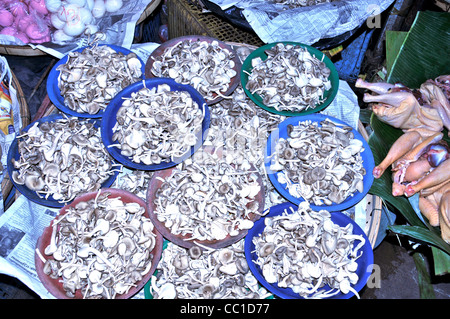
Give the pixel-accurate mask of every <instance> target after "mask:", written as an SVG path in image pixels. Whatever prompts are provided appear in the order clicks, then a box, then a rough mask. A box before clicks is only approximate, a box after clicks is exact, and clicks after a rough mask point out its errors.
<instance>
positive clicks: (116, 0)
mask: <svg viewBox="0 0 450 319" xmlns="http://www.w3.org/2000/svg"><path fill="white" fill-rule="evenodd" d="M122 5H123V2H122V0H106V1H105V8H106V11H107V12H116V11H117V10H119V9H120V8H122Z"/></svg>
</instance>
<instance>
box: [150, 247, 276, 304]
mask: <svg viewBox="0 0 450 319" xmlns="http://www.w3.org/2000/svg"><path fill="white" fill-rule="evenodd" d="M243 247H244V240H240V241H238V242H237V243H235V244H233V245H231V246H229V247H225V248H221V249H217V250H208V251H202V250H201V249H200V248H199V247H197V246H193V247H191V248H189V249H186V248H182V247H180V246H177V245H175V244H173V243H171V242H169V243H168V245H167V248H166V249H164V250H163V254H162V257H161V260H160V262H159V263H158V266H157V274H156V275H155V276H153V277H152V278H151V286H150V292H151V293H152V296H153V298H155V299H174V298H177V299H219V298H220V299H222V298H228V299H234V298H235V299H264V298H268V297H271V296H272V294H270V293H268V292H267V290H266V289H264V288H263V287H260V286H259V285H258V281H257V280H256V278H255V277H254V276H253V274H252V273H251V271H249V267H248V265H247V261H246V259H245V256H244V249H243Z"/></svg>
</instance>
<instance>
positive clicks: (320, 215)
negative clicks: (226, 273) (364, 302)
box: [253, 202, 365, 298]
mask: <svg viewBox="0 0 450 319" xmlns="http://www.w3.org/2000/svg"><path fill="white" fill-rule="evenodd" d="M264 223H265V228H264V230H263V231H262V233H261V234H259V235H258V236H255V237H254V238H253V243H254V244H255V252H256V256H257V259H256V260H255V263H256V264H257V265H258V266H259V267H260V269H261V272H262V275H263V277H264V279H265V280H266V281H267V282H268V283H271V284H275V283H276V284H277V285H278V287H280V288H291V289H292V290H293V291H294V292H295V293H298V294H299V295H300V296H301V297H304V298H328V297H331V296H334V295H336V294H338V293H339V292H342V293H343V294H347V293H348V292H350V291H351V292H353V293H354V294H355V295H356V296H357V297H358V298H359V295H358V292H357V291H355V290H354V288H353V287H352V285H354V284H356V283H357V282H358V279H359V277H358V275H357V273H356V271H357V269H358V264H357V263H356V260H357V259H358V258H360V257H361V255H362V251H360V249H361V247H362V246H363V245H364V244H365V239H364V237H363V236H360V235H355V234H353V225H352V224H348V225H347V226H345V227H341V226H339V225H337V224H335V223H334V222H333V221H332V220H331V215H330V213H329V212H328V211H326V210H320V211H313V210H311V208H310V207H309V204H308V203H307V202H302V203H301V204H300V205H299V207H298V209H297V210H294V209H293V208H292V207H291V208H290V209H289V210H285V211H284V212H283V213H282V214H281V215H278V216H274V217H266V218H265V220H264ZM325 285H328V287H325V288H324V286H325Z"/></svg>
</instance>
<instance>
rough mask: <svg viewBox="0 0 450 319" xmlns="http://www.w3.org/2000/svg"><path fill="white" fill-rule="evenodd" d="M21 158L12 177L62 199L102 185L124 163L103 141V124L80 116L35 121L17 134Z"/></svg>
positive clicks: (15, 165) (16, 180) (70, 197)
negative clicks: (96, 123) (119, 160)
mask: <svg viewBox="0 0 450 319" xmlns="http://www.w3.org/2000/svg"><path fill="white" fill-rule="evenodd" d="M17 138H18V139H19V141H18V151H19V155H20V157H19V159H18V160H15V159H12V164H13V165H14V168H15V170H14V171H13V173H12V179H13V181H14V182H15V183H17V184H19V185H25V186H26V187H27V188H28V189H30V190H31V191H34V192H36V194H37V195H38V196H40V197H42V198H45V199H48V198H49V197H50V196H52V198H53V199H54V200H56V201H58V202H60V203H65V202H69V201H71V200H73V199H74V198H75V197H76V196H78V195H79V194H81V193H83V192H91V191H96V190H98V189H100V187H101V185H102V184H103V183H104V182H105V181H106V180H107V179H108V178H109V177H110V176H111V175H113V174H115V171H117V170H120V169H121V165H119V164H115V163H114V162H113V159H112V157H111V156H110V155H109V153H108V152H107V151H106V149H105V147H104V146H103V144H102V139H101V135H100V128H97V127H95V125H94V124H93V122H91V121H89V120H86V119H78V118H76V117H71V118H61V119H56V120H54V121H43V122H35V123H34V124H33V125H32V126H31V127H30V128H29V130H28V131H27V132H25V133H23V134H21V135H19V136H18V137H17Z"/></svg>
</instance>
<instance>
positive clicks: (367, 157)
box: [264, 114, 375, 211]
mask: <svg viewBox="0 0 450 319" xmlns="http://www.w3.org/2000/svg"><path fill="white" fill-rule="evenodd" d="M325 119H330V120H331V121H333V122H335V123H338V124H343V125H347V126H349V125H348V124H346V123H345V122H343V121H341V120H339V119H336V118H334V117H331V116H328V115H324V114H309V115H304V116H297V117H289V118H287V119H286V120H284V121H283V122H281V123H280V124H279V125H278V128H277V129H276V130H274V131H273V132H272V133H271V134H270V135H269V138H268V141H267V145H266V153H265V160H264V165H265V168H266V171H267V175H268V176H269V179H270V181H271V182H272V184H273V185H274V187H275V188H276V190H277V191H278V192H279V193H280V194H281V195H282V196H283V197H284V198H286V199H287V200H288V201H290V202H292V203H294V204H297V205H298V204H299V203H300V202H302V201H303V199H302V198H297V197H295V196H293V195H291V194H290V193H289V191H288V190H287V189H286V187H285V185H286V184H281V183H280V182H279V181H278V178H277V176H278V172H273V171H271V170H270V163H271V155H272V152H273V147H275V145H276V143H277V141H278V140H279V139H280V138H284V139H287V138H288V133H287V127H288V125H297V124H298V123H299V122H303V121H307V120H310V121H313V122H318V123H320V122H321V121H323V120H325ZM319 126H320V125H319ZM353 134H354V136H355V138H356V139H358V140H360V141H361V142H362V143H363V147H364V151H363V152H361V157H362V159H363V165H364V168H365V170H366V175H364V178H363V184H364V191H363V192H362V193H360V192H358V191H356V192H355V193H354V194H353V196H350V197H348V198H347V199H346V200H344V201H343V202H342V203H340V204H335V203H333V204H332V205H320V206H318V205H313V204H312V203H310V206H311V208H312V209H313V210H317V209H326V210H328V211H342V210H345V209H347V208H349V207H352V206H353V205H355V204H357V203H358V202H359V201H360V200H361V199H363V198H364V196H366V194H367V193H368V191H369V189H370V187H371V186H372V184H373V181H374V177H373V175H372V173H371V172H372V170H373V168H374V167H375V161H374V158H373V154H372V151H371V149H370V146H369V144H367V142H366V140H365V139H364V138H363V137H362V135H361V134H360V133H359V132H358V131H357V130H355V129H353Z"/></svg>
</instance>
